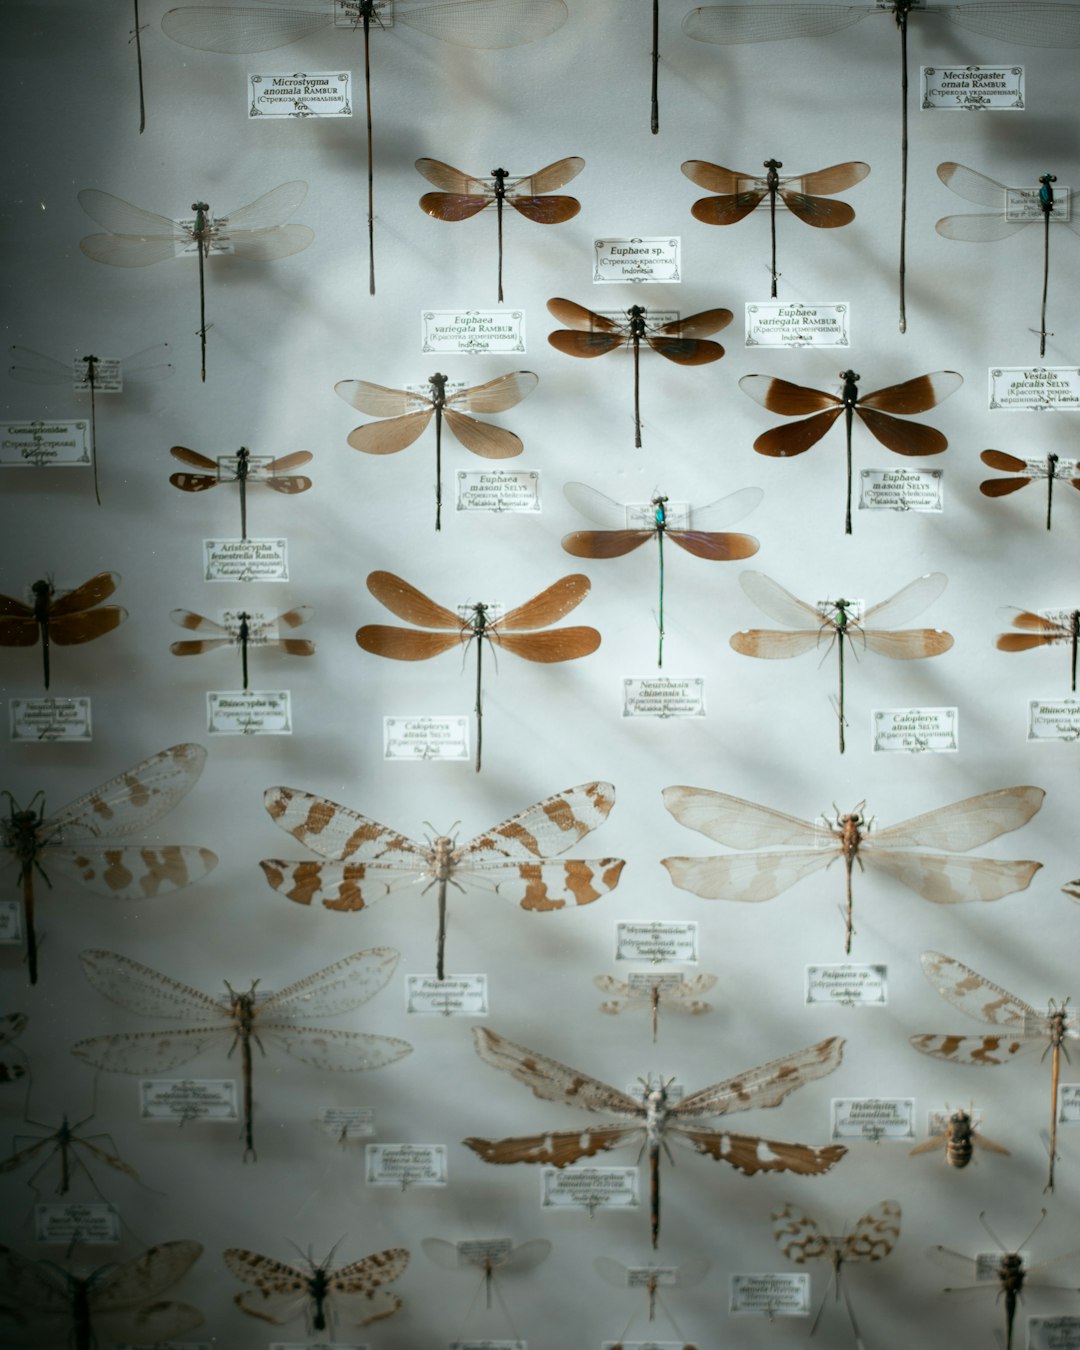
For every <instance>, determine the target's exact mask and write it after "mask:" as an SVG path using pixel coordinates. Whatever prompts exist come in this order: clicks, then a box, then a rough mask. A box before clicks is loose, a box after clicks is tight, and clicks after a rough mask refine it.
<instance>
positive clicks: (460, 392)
mask: <svg viewBox="0 0 1080 1350" xmlns="http://www.w3.org/2000/svg"><path fill="white" fill-rule="evenodd" d="M448 379H449V376H447V375H440V374H439V373H438V372H436V373H435V374H434V375H432V376H431V377H430V379H429V380H428V388H429V390H430V393H420V392H419V391H415V392H412V391H410V390H408V389H386V388H384V387H383V385H381V384H369V383H368V382H367V380H339V381H338V382H337V384H335V385H334V392H335V393H336V394H337V395H338V396H339V397H340V398H343V399H344V400H345V402H346V403H348V404H349V405H350V406H351V407H353V408H357V409H358V410H359V411H360V412H362V413H367V414H368V416H369V417H383V418H388V419H389V420H388V421H384V422H374V423H369V424H368V425H367V426H363V427H357V428H356V429H355V430H354V431H351V432H350V433H349V436H348V441H349V444H350V445H351V446H352V448H353V449H354V450H363V452H364V453H365V454H367V455H392V454H394V453H396V452H397V451H398V450H404V449H405V448H406V447H407V446H410V445H412V443H413V442H414V441H417V440H419V439H420V437H421V436H422V435H423V434H424V431H425V430H426V429H427V426H428V423H429V422H430V421H431V419H432V418H433V417H434V419H435V528H436V529H437V530H438V529H441V528H442V428H443V421H444V420H445V422H446V425H447V426H448V427H449V429H450V430H451V431H452V432H453V433H454V435H455V436H456V437H457V439H458V440H459V441H460V442H461V444H462V445H463V446H464V447H465V449H466V450H471V451H472V452H473V454H474V455H481V456H482V457H483V458H484V459H511V458H513V456H514V455H520V454H521V452H522V450H523V449H524V448H525V447H524V446H523V445H522V443H521V438H520V437H519V436H515V435H514V433H513V432H512V431H507V430H506V428H505V427H496V426H492V425H491V424H490V423H489V422H479V421H477V419H476V418H475V417H469V416H468V415H467V414H468V413H471V412H482V413H497V412H505V411H506V410H507V408H513V407H515V406H516V405H517V404H518V403H520V402H521V400H522V399H523V398H527V397H528V395H529V394H531V393H532V391H533V390H534V389H535V388H536V386H537V384H538V383H539V382H540V377H539V376H538V375H534V374H533V372H532V371H531V370H515V371H512V372H511V373H510V374H509V375H498V376H496V377H495V379H493V380H488V381H487V383H486V384H476V385H473V386H472V387H471V388H469V389H457V390H453V391H451V392H450V393H449V394H448V393H447V392H446V384H447V380H448Z"/></svg>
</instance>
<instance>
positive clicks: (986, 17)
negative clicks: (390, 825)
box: [683, 0, 1080, 333]
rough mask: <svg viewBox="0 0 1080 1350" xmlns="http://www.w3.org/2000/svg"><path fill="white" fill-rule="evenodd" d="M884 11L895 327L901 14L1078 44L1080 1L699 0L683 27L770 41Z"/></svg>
mask: <svg viewBox="0 0 1080 1350" xmlns="http://www.w3.org/2000/svg"><path fill="white" fill-rule="evenodd" d="M875 14H891V15H892V16H893V19H894V20H895V22H896V27H897V31H898V33H899V36H900V268H899V280H900V331H901V333H903V332H904V331H905V330H906V328H907V310H906V303H905V276H906V272H907V260H906V253H907V171H908V55H907V29H908V17H909V15H914V16H917V17H918V19H919V21H920V22H921V21H922V20H923V19H926V20H929V21H932V20H934V19H945V20H947V21H948V22H949V23H952V24H955V25H956V27H957V28H961V29H966V30H967V31H968V32H972V33H978V34H980V35H981V36H983V37H992V38H998V39H1000V40H1001V41H1002V42H1008V43H1017V44H1020V45H1022V46H1025V47H1080V8H1078V7H1077V6H1076V5H1063V4H1046V3H1043V0H1024V3H1023V4H1017V3H1015V0H977V3H973V4H972V3H969V4H961V5H927V4H925V3H923V2H922V0H877V4H861V5H847V4H843V5H831V4H797V5H772V4H768V5H761V4H753V5H706V6H704V7H703V8H701V9H692V10H691V11H690V13H689V14H688V15H687V16H686V18H685V19H684V20H683V32H684V33H686V35H687V36H688V37H692V38H697V39H698V40H699V41H701V42H716V43H723V44H728V43H737V42H770V41H773V40H776V39H779V38H795V37H819V36H824V35H825V34H828V33H838V32H839V31H840V30H841V29H843V28H848V27H850V26H851V25H852V24H854V23H858V22H859V20H860V19H865V18H866V17H867V16H868V15H875Z"/></svg>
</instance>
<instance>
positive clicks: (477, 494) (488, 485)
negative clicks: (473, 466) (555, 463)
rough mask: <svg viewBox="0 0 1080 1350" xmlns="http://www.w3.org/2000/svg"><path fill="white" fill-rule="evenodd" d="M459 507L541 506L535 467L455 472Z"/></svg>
mask: <svg viewBox="0 0 1080 1350" xmlns="http://www.w3.org/2000/svg"><path fill="white" fill-rule="evenodd" d="M457 509H458V510H459V511H494V512H501V511H516V512H520V511H535V512H538V511H539V510H540V475H539V474H538V473H537V472H536V470H535V469H515V470H510V469H490V470H487V471H486V472H485V471H484V470H481V471H480V472H479V473H467V472H465V471H459V473H458V476H457Z"/></svg>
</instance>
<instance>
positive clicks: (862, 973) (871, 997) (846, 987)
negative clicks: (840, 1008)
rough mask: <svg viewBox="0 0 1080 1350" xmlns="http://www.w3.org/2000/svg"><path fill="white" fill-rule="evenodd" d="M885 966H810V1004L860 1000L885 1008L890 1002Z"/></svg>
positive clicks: (807, 1000) (851, 1004)
mask: <svg viewBox="0 0 1080 1350" xmlns="http://www.w3.org/2000/svg"><path fill="white" fill-rule="evenodd" d="M885 975H886V971H885V967H884V966H856V965H839V966H807V967H806V1003H807V1006H808V1007H809V1006H810V1005H811V1004H818V1003H840V1004H843V1005H844V1006H845V1007H849V1008H850V1007H854V1006H855V1005H856V1004H857V1003H861V1004H869V1005H873V1006H875V1007H879V1008H883V1007H884V1006H885V1004H886V1003H887V1002H888V998H887V996H886V988H885Z"/></svg>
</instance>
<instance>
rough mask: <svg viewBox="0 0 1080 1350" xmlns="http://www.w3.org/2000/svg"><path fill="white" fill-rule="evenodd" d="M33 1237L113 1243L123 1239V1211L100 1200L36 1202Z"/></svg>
mask: <svg viewBox="0 0 1080 1350" xmlns="http://www.w3.org/2000/svg"><path fill="white" fill-rule="evenodd" d="M34 1241H35V1242H62V1243H64V1244H67V1243H70V1242H82V1243H86V1244H87V1245H89V1246H92V1247H111V1246H113V1245H115V1244H116V1243H117V1242H119V1241H120V1211H119V1210H118V1209H117V1208H116V1206H115V1205H109V1204H104V1203H102V1202H100V1201H95V1202H94V1203H93V1204H89V1205H65V1204H48V1205H35V1206H34Z"/></svg>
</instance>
